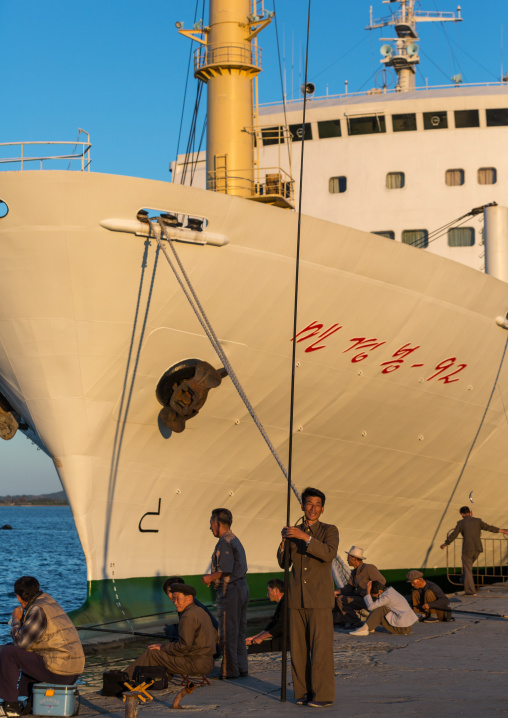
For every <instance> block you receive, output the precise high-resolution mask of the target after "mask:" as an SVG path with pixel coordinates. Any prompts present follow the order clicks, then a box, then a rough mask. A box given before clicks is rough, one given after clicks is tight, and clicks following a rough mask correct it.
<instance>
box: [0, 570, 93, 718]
mask: <svg viewBox="0 0 508 718" xmlns="http://www.w3.org/2000/svg"><path fill="white" fill-rule="evenodd" d="M14 593H15V594H16V598H17V599H18V603H19V606H17V607H16V608H15V609H14V611H13V612H12V626H11V637H12V640H13V644H12V645H11V644H9V645H6V646H4V647H3V648H2V652H1V653H0V698H3V700H4V702H3V704H2V705H1V706H0V716H2V715H8V716H18V715H20V714H21V713H22V711H23V707H24V706H23V705H22V703H21V702H19V701H18V697H19V696H26V695H28V687H29V686H30V685H33V684H34V683H40V682H43V683H57V684H58V685H73V684H74V683H76V681H77V679H78V678H79V675H80V674H81V673H82V672H83V668H84V667H85V655H84V653H83V648H82V646H81V641H80V639H79V636H78V632H77V630H76V629H75V627H74V625H73V623H72V621H71V619H70V618H69V617H68V615H67V614H66V613H65V611H64V610H63V608H62V607H61V606H60V605H59V604H58V603H57V602H56V601H55V600H54V599H53V598H51V596H50V595H49V594H47V593H44V592H43V591H41V590H40V586H39V582H38V580H37V579H36V578H34V576H21V578H18V580H17V581H16V583H15V584H14Z"/></svg>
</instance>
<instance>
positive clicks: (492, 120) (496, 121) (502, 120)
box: [487, 107, 508, 127]
mask: <svg viewBox="0 0 508 718" xmlns="http://www.w3.org/2000/svg"><path fill="white" fill-rule="evenodd" d="M505 125H508V109H506V108H504V109H503V108H501V107H500V108H496V109H495V110H487V127H503V126H505Z"/></svg>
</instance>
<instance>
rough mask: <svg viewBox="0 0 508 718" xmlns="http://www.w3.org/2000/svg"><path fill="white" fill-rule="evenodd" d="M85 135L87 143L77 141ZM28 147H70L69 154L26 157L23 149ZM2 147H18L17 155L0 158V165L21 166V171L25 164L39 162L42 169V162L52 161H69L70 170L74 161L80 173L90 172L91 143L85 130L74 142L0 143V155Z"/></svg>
mask: <svg viewBox="0 0 508 718" xmlns="http://www.w3.org/2000/svg"><path fill="white" fill-rule="evenodd" d="M81 134H85V135H86V136H87V141H86V142H83V141H81V140H79V136H80V135H81ZM30 145H39V146H48V145H65V146H67V147H72V150H71V151H70V152H66V153H64V154H43V155H37V156H27V154H26V150H25V147H28V146H30ZM4 147H19V148H20V150H19V154H18V155H17V156H13V157H0V165H2V164H12V163H19V164H21V169H22V170H23V169H25V167H24V165H25V163H26V162H40V167H39V169H41V170H42V169H44V162H49V161H53V160H69V165H68V167H67V169H68V170H70V169H71V164H72V162H73V161H74V160H79V161H80V165H81V168H80V169H81V172H90V164H91V162H92V159H91V157H90V150H91V148H92V143H91V142H90V135H89V134H88V132H86V131H85V130H82V129H80V130H79V132H78V139H77V140H74V141H65V140H46V141H43V140H35V141H24V142H0V153H2V152H3V151H4V150H3V148H4Z"/></svg>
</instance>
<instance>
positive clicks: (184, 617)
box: [125, 583, 218, 679]
mask: <svg viewBox="0 0 508 718" xmlns="http://www.w3.org/2000/svg"><path fill="white" fill-rule="evenodd" d="M171 593H172V594H173V599H172V600H173V601H174V604H175V606H176V610H177V611H178V613H179V614H181V615H180V616H179V619H180V620H179V621H178V640H177V641H171V642H169V643H164V644H163V645H161V644H160V643H156V644H154V645H152V646H149V648H148V650H146V651H145V652H144V653H142V654H141V656H140V657H139V658H137V659H136V660H135V661H134V662H133V663H131V664H130V665H129V666H127V668H126V669H125V670H126V671H127V674H128V676H129V678H131V679H132V677H133V676H134V671H135V670H136V668H137V667H138V666H164V668H165V669H166V670H167V672H168V676H169V678H171V677H172V676H173V675H174V674H175V673H179V674H180V675H181V674H185V675H190V676H198V675H201V674H205V675H206V674H207V673H210V671H211V670H212V669H213V654H214V653H215V647H216V644H217V640H218V635H217V631H216V630H215V628H214V627H213V626H212V621H211V620H210V616H208V615H207V614H206V612H205V611H203V609H202V608H199V606H196V605H195V603H194V596H195V595H196V589H195V588H194V587H193V586H187V585H186V584H185V583H174V584H172V585H171Z"/></svg>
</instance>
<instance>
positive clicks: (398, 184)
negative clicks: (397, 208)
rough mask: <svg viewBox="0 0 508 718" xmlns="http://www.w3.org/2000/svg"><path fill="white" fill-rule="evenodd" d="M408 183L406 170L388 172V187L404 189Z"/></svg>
mask: <svg viewBox="0 0 508 718" xmlns="http://www.w3.org/2000/svg"><path fill="white" fill-rule="evenodd" d="M405 183H406V179H405V176H404V172H388V174H387V175H386V187H387V188H388V189H402V188H403V187H404V185H405Z"/></svg>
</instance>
